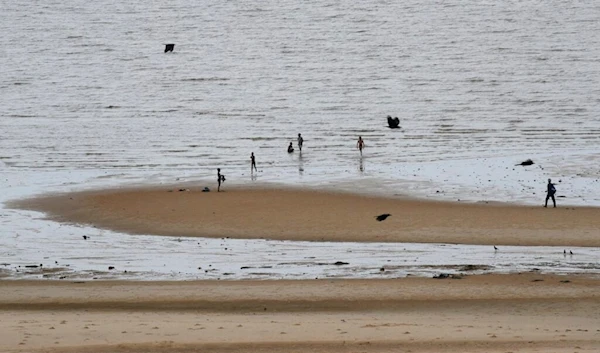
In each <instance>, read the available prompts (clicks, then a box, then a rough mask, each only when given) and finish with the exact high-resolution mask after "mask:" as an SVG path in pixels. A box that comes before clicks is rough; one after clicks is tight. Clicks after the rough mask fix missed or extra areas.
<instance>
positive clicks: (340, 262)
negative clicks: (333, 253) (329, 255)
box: [333, 261, 348, 266]
mask: <svg viewBox="0 0 600 353" xmlns="http://www.w3.org/2000/svg"><path fill="white" fill-rule="evenodd" d="M333 264H334V265H336V266H342V265H348V263H347V262H344V261H336V262H334V263H333Z"/></svg>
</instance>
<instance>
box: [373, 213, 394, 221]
mask: <svg viewBox="0 0 600 353" xmlns="http://www.w3.org/2000/svg"><path fill="white" fill-rule="evenodd" d="M389 216H391V214H389V213H384V214H380V215H379V216H376V217H375V219H377V220H378V221H379V222H381V221H385V219H386V218H388V217H389Z"/></svg>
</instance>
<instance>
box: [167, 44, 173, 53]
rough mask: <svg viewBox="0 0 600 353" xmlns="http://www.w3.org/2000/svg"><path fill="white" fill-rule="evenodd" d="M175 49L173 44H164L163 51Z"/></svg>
mask: <svg viewBox="0 0 600 353" xmlns="http://www.w3.org/2000/svg"><path fill="white" fill-rule="evenodd" d="M173 49H175V44H165V53H166V52H169V51H171V52H172V51H173Z"/></svg>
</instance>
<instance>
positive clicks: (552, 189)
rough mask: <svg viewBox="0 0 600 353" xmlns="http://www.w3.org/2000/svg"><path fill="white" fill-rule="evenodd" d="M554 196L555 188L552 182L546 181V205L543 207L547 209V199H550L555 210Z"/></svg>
mask: <svg viewBox="0 0 600 353" xmlns="http://www.w3.org/2000/svg"><path fill="white" fill-rule="evenodd" d="M554 194H556V188H555V187H554V184H552V180H551V179H548V188H547V190H546V203H545V204H544V207H548V199H549V198H552V203H553V204H554V208H556V199H555V198H554Z"/></svg>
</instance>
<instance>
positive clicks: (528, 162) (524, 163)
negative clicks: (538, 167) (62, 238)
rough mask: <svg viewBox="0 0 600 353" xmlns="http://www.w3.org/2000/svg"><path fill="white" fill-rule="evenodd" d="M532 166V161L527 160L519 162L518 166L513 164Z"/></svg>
mask: <svg viewBox="0 0 600 353" xmlns="http://www.w3.org/2000/svg"><path fill="white" fill-rule="evenodd" d="M532 164H533V161H532V160H531V159H528V160H526V161H523V162H521V163H519V164H515V165H532Z"/></svg>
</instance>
